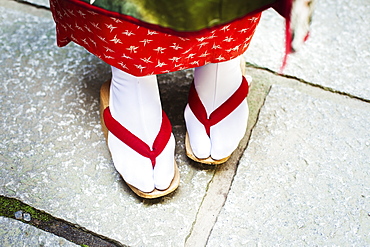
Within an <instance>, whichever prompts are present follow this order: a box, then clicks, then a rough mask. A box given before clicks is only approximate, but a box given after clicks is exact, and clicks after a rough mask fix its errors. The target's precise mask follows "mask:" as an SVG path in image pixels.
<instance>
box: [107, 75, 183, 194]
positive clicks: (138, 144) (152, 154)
mask: <svg viewBox="0 0 370 247" xmlns="http://www.w3.org/2000/svg"><path fill="white" fill-rule="evenodd" d="M109 92H110V80H109V81H107V82H105V83H104V84H103V85H102V87H101V89H100V121H101V125H102V130H103V133H104V136H105V138H106V140H107V141H108V131H110V132H111V133H112V134H113V135H115V136H116V137H117V138H118V139H120V140H121V141H122V142H124V143H125V144H126V145H128V146H129V147H130V148H132V149H133V150H135V151H136V152H138V153H139V154H141V155H142V156H144V157H146V158H149V159H150V160H151V162H152V165H153V168H154V166H155V162H156V157H158V155H160V153H161V152H162V151H163V149H164V148H165V147H166V146H167V143H168V141H169V139H170V136H171V133H172V127H171V123H170V121H169V120H168V117H167V115H166V114H165V113H164V112H162V125H161V128H160V131H159V133H158V135H157V137H156V139H155V141H154V143H153V148H152V149H151V148H150V147H149V146H148V145H147V144H146V143H145V142H143V141H142V140H140V139H139V138H138V137H136V136H135V135H134V134H132V133H131V132H130V131H129V130H127V129H126V128H125V127H123V126H122V125H121V124H120V123H118V122H117V121H116V120H115V119H114V118H113V117H112V115H111V113H110V110H109ZM174 166H175V174H174V178H173V179H172V182H171V184H170V186H169V187H168V188H167V189H166V190H158V189H154V190H153V191H152V192H143V191H141V190H139V189H137V188H136V187H134V186H133V185H131V184H129V183H127V182H126V181H125V182H126V184H127V185H128V186H129V187H130V188H131V190H132V191H133V192H134V193H135V194H137V195H138V196H140V197H143V198H148V199H152V198H158V197H162V196H165V195H167V194H169V193H171V192H173V191H174V190H176V188H177V187H178V186H179V184H180V173H179V169H178V167H177V164H176V162H174Z"/></svg>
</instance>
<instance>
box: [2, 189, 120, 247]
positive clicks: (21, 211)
mask: <svg viewBox="0 0 370 247" xmlns="http://www.w3.org/2000/svg"><path fill="white" fill-rule="evenodd" d="M0 216H4V217H8V218H12V219H16V220H19V221H21V222H23V223H26V224H29V225H32V226H34V227H37V228H39V229H41V230H44V231H46V232H49V233H52V234H55V235H57V236H59V237H62V238H65V239H66V240H68V241H70V242H73V243H75V244H79V245H81V246H94V247H95V246H96V247H124V246H125V245H123V244H121V243H119V242H117V241H115V240H113V239H109V238H107V237H104V236H101V235H98V234H96V233H94V232H91V231H89V230H87V229H85V228H83V227H80V226H78V225H75V224H73V223H70V222H67V221H65V220H63V219H58V218H55V217H53V216H52V215H50V214H48V213H46V212H44V211H41V210H38V209H35V208H33V207H31V206H29V205H27V204H25V203H23V202H21V201H19V200H18V199H15V198H9V197H5V196H2V195H0Z"/></svg>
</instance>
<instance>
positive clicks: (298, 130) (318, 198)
mask: <svg viewBox="0 0 370 247" xmlns="http://www.w3.org/2000/svg"><path fill="white" fill-rule="evenodd" d="M323 94H324V95H326V96H325V97H316V96H315V94H306V93H304V92H300V91H298V90H295V89H292V88H288V87H283V86H277V85H274V86H273V87H272V89H271V91H270V93H269V94H268V97H267V98H266V101H265V104H264V106H263V108H262V109H261V113H260V116H259V121H258V122H257V125H256V126H255V128H254V129H253V131H252V136H251V139H250V142H249V145H248V147H247V149H246V152H245V153H244V155H243V157H242V159H241V161H240V164H239V168H238V171H237V174H236V176H235V178H234V182H233V184H232V187H231V190H230V193H229V195H228V198H227V201H226V203H225V206H224V208H223V209H222V211H221V213H220V215H219V217H218V220H217V222H216V224H215V226H214V228H213V231H212V233H211V235H210V238H209V240H208V244H207V246H276V245H278V246H303V245H307V246H324V245H325V246H327V245H328V246H369V244H370V235H369V232H370V179H369V177H370V163H369V162H370V132H369V129H370V105H369V104H368V103H364V102H361V101H358V100H354V99H349V98H347V97H344V96H340V95H335V94H332V93H328V92H327V93H323Z"/></svg>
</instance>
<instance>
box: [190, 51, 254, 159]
mask: <svg viewBox="0 0 370 247" xmlns="http://www.w3.org/2000/svg"><path fill="white" fill-rule="evenodd" d="M241 83H242V74H241V70H240V60H239V58H237V59H233V60H230V61H228V62H224V63H219V64H209V65H206V66H202V67H200V68H196V70H195V73H194V86H195V90H196V93H197V94H198V96H199V99H200V102H201V104H202V105H203V106H204V108H205V111H206V115H207V117H210V115H211V114H212V113H213V112H214V111H216V110H217V109H218V108H219V107H220V106H221V105H222V104H224V102H226V101H227V100H228V99H229V98H230V97H231V96H233V95H234V93H235V92H236V91H237V90H238V88H239V87H240V85H241ZM246 94H247V93H245V96H246ZM245 96H242V97H241V98H240V97H239V99H241V101H240V103H238V105H236V106H234V108H232V109H231V112H230V113H229V114H228V115H226V116H225V117H224V118H223V119H222V120H221V121H219V122H217V123H216V124H214V125H212V126H211V127H210V129H209V131H208V132H209V133H207V128H205V126H204V123H202V122H201V121H200V120H199V119H198V118H197V117H196V115H197V114H195V113H194V112H193V110H192V109H191V107H190V105H189V104H188V105H187V106H186V108H185V113H184V117H185V121H186V127H187V131H188V136H189V142H190V146H191V149H192V152H193V154H194V155H195V156H196V158H198V159H199V160H198V161H200V162H203V161H202V159H207V158H211V159H212V160H215V161H217V160H222V161H223V162H224V160H226V158H227V157H228V156H230V155H231V154H232V152H233V151H234V150H235V149H236V148H237V147H238V145H239V142H240V140H241V139H242V138H243V136H244V134H245V131H246V127H247V121H248V115H249V109H248V104H247V101H246V100H245ZM203 163H212V162H208V161H207V162H205V161H204V162H203Z"/></svg>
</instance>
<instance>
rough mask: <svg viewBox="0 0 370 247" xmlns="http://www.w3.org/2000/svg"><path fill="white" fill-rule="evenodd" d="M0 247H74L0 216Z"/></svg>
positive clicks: (60, 239)
mask: <svg viewBox="0 0 370 247" xmlns="http://www.w3.org/2000/svg"><path fill="white" fill-rule="evenodd" d="M0 224H1V228H0V243H1V244H0V245H1V246H17V247H30V246H48V247H58V246H63V247H75V246H78V245H76V244H74V243H71V242H68V241H67V240H65V239H64V238H60V237H57V236H55V235H53V234H50V233H48V232H45V231H42V230H40V229H38V228H36V227H33V226H30V225H27V224H24V223H21V222H19V221H18V220H14V219H10V218H5V217H1V216H0Z"/></svg>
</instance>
